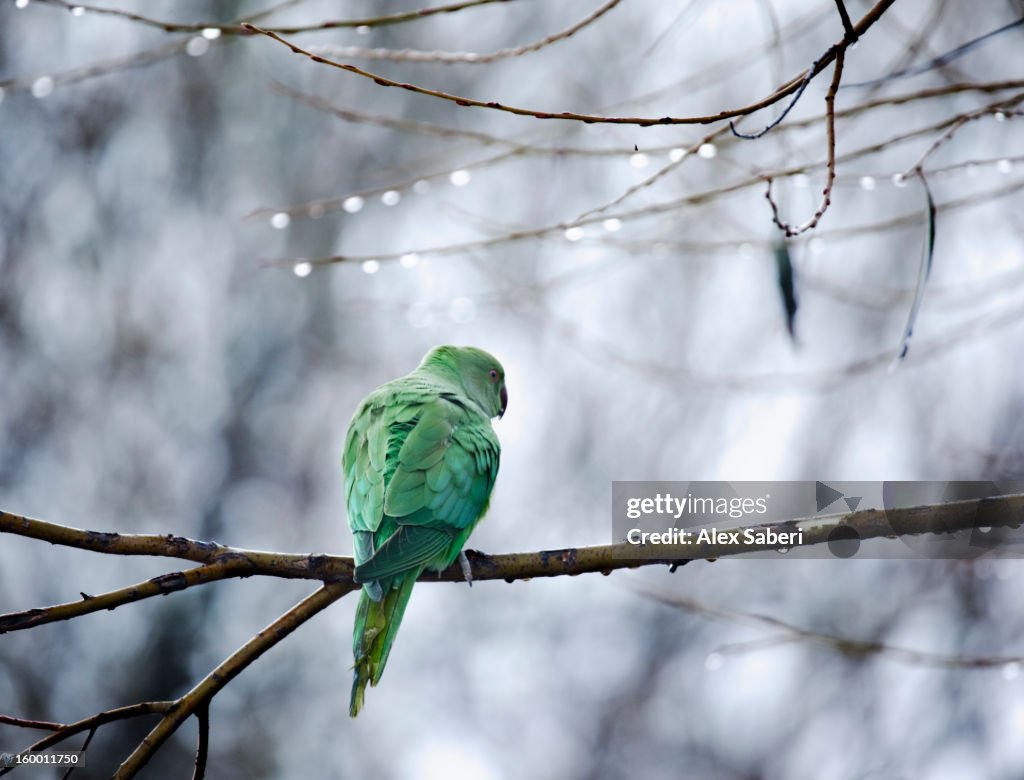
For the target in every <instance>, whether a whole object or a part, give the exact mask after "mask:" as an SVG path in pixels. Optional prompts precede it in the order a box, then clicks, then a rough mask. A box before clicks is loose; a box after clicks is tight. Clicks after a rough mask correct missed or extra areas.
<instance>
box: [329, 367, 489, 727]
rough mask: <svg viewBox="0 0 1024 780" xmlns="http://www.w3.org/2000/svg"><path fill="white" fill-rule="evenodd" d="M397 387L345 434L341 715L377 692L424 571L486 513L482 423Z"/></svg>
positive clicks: (440, 397)
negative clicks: (346, 696)
mask: <svg viewBox="0 0 1024 780" xmlns="http://www.w3.org/2000/svg"><path fill="white" fill-rule="evenodd" d="M410 379H411V378H405V379H402V380H396V381H395V382H392V383H389V384H388V385H384V386H383V387H381V388H380V389H379V390H378V391H376V392H375V393H373V394H371V395H370V396H369V397H368V398H367V399H366V401H365V402H364V403H363V405H362V406H361V407H360V409H359V410H358V411H357V412H356V415H355V417H354V418H353V420H352V424H351V426H350V427H349V433H348V438H347V440H346V445H345V455H344V458H343V465H344V469H345V492H346V500H347V505H348V517H349V526H350V527H351V529H352V534H353V539H354V550H355V560H356V570H355V574H356V579H357V580H358V581H359V582H360V583H362V585H363V591H362V593H361V594H360V599H359V606H358V608H357V612H356V622H355V629H354V632H353V640H352V649H353V654H354V656H355V667H354V679H353V683H352V699H351V703H350V705H349V712H350V714H352V715H353V716H355V715H356V714H357V713H358V712H359V709H360V707H361V706H362V702H363V695H364V691H365V688H366V684H367V683H369V684H370V685H376V684H377V682H378V680H380V676H381V674H382V673H383V671H384V666H385V664H386V663H387V658H388V654H389V653H390V652H391V646H392V644H393V643H394V640H395V635H396V633H397V631H398V627H399V625H400V624H401V620H402V615H403V613H404V611H405V605H406V604H407V603H408V600H409V596H410V594H411V592H412V586H413V584H414V583H415V582H416V580H417V579H418V578H419V576H420V574H421V573H422V572H423V570H424V569H428V568H429V569H435V570H438V571H440V570H441V569H444V568H447V567H448V566H449V565H451V563H452V561H454V560H455V558H456V557H458V554H459V552H460V551H461V550H462V546H463V545H464V544H465V543H466V539H468V538H469V535H470V533H471V532H472V530H473V528H474V527H475V526H476V524H477V522H478V521H479V520H480V518H481V517H482V516H483V514H484V512H486V510H487V505H488V501H489V499H490V494H491V489H492V487H493V486H494V480H495V477H496V476H497V473H498V461H499V456H500V448H499V445H498V440H497V438H496V437H495V435H494V431H493V430H492V429H491V424H490V421H489V420H488V419H486V418H485V417H484V416H483V415H482V414H481V413H480V412H479V411H478V410H476V409H475V408H473V407H470V406H468V405H466V404H464V403H462V402H461V401H460V399H458V398H457V397H456V396H454V395H451V394H447V393H439V392H438V390H437V389H436V388H433V387H431V386H430V385H429V383H426V382H423V381H419V382H414V381H410Z"/></svg>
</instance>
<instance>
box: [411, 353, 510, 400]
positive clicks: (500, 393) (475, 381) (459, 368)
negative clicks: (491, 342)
mask: <svg viewBox="0 0 1024 780" xmlns="http://www.w3.org/2000/svg"><path fill="white" fill-rule="evenodd" d="M420 367H421V368H425V369H428V370H431V371H437V372H438V373H441V374H443V375H444V376H446V377H447V378H448V379H449V380H453V381H455V382H456V383H457V384H458V385H459V387H461V388H462V390H463V391H464V392H465V393H466V395H467V396H469V398H470V399H471V400H472V401H473V402H474V403H476V405H477V406H479V407H480V408H481V409H482V410H483V411H484V413H485V414H486V415H487V416H488V417H501V416H502V415H503V414H505V407H507V406H508V390H506V389H505V369H504V368H502V367H501V363H499V362H498V360H497V358H495V357H494V355H492V354H490V353H489V352H484V351H483V350H482V349H477V348H476V347H452V346H449V345H445V346H443V347H434V348H433V349H432V350H430V352H428V353H427V356H426V357H425V358H423V362H422V363H421V364H420Z"/></svg>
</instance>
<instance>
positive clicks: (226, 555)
mask: <svg viewBox="0 0 1024 780" xmlns="http://www.w3.org/2000/svg"><path fill="white" fill-rule="evenodd" d="M1022 522H1024V495H1009V496H998V497H994V498H986V499H981V500H970V501H956V502H951V503H947V504H931V505H926V506H918V507H909V508H901V509H886V510H882V509H866V510H861V511H858V512H849V513H846V514H836V515H822V516H816V517H808V518H800V519H793V520H788V521H786V522H784V523H776V524H772V525H770V526H760V525H758V526H748V527H749V528H755V529H756V528H765V527H770V528H776V527H778V528H782V529H785V530H796V529H799V530H802V531H803V539H804V543H803V546H804V547H808V546H814V545H821V544H827V543H828V541H829V539H830V536H831V534H833V532H834V531H835V530H836V529H837V528H840V527H845V528H848V529H850V530H852V531H854V532H855V533H856V534H857V538H859V539H861V540H867V539H876V538H881V537H889V538H893V537H899V536H913V535H919V534H939V533H941V534H946V533H953V532H956V531H964V530H969V529H972V528H977V527H979V526H986V527H987V526H991V527H1013V528H1017V527H1019V526H1020V525H1021V523H1022ZM726 530H732V531H741V532H742V531H743V530H745V528H744V527H742V526H737V527H736V528H732V529H726ZM4 532H6V533H16V534H20V535H22V536H27V537H30V538H33V539H38V540H40V541H45V542H50V543H52V544H62V545H67V546H71V547H78V548H81V549H86V550H92V551H95V552H104V553H109V554H114V555H153V556H166V557H173V558H185V559H187V560H193V561H198V562H201V563H217V562H222V561H229V560H237V559H241V560H244V561H245V562H246V565H245V566H240V569H239V571H240V572H244V574H242V573H237V574H234V575H233V576H251V575H264V576H271V577H285V578H291V579H309V580H322V581H325V582H332V583H338V584H342V585H351V584H352V583H353V577H352V572H353V562H352V559H351V558H347V557H341V556H334V555H298V554H287V553H277V552H261V551H256V550H245V549H240V548H235V547H226V546H224V545H221V544H217V543H215V542H200V541H194V540H192V539H186V538H184V537H181V536H172V535H167V536H161V535H147V534H117V533H101V532H98V531H85V530H81V529H77V528H69V527H67V526H62V525H57V524H55V523H48V522H45V521H43V520H34V519H32V518H28V517H24V516H21V515H15V514H11V513H8V512H0V533H4ZM741 535H742V534H741ZM772 549H775V546H773V545H734V544H704V545H687V546H685V547H672V546H668V545H633V544H629V543H626V542H622V543H619V544H607V545H598V546H594V547H567V548H563V549H558V550H545V551H541V552H528V553H506V554H502V555H485V554H483V553H480V552H476V551H469V555H470V560H471V561H472V563H473V578H474V579H475V580H507V581H512V580H517V579H528V578H532V577H559V576H563V575H575V574H586V573H590V572H602V573H608V572H611V571H613V570H615V569H622V568H634V567H637V566H649V565H651V564H680V563H685V562H688V561H690V560H700V559H710V558H722V557H726V556H731V555H740V554H743V553H748V552H757V551H763V550H772ZM651 555H657V557H650V556H651ZM193 571H195V570H193ZM422 579H423V581H425V582H437V581H441V582H461V581H462V580H463V576H462V571H461V569H460V568H459V566H458V565H457V564H456V565H452V566H451V567H449V568H448V569H446V570H445V571H444V572H441V573H440V574H424V575H423V578H422ZM114 592H115V593H117V592H118V591H114Z"/></svg>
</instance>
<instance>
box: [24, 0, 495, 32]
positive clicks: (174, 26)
mask: <svg viewBox="0 0 1024 780" xmlns="http://www.w3.org/2000/svg"><path fill="white" fill-rule="evenodd" d="M38 2H40V3H45V4H48V5H56V6H60V7H61V8H66V9H68V10H72V9H74V8H81V9H83V11H85V12H86V13H91V14H97V15H102V16H116V17H118V18H120V19H126V20H128V21H130V22H135V23H136V24H141V25H144V26H146V27H156V28H158V29H160V30H163V31H164V32H169V33H197V32H202V31H204V30H218V31H220V33H221V35H249V34H250V33H251V30H250V28H249V26H248V25H246V24H245V23H237V22H229V23H226V24H225V23H223V22H192V23H181V22H167V21H163V20H161V19H154V18H153V17H150V16H143V15H142V14H137V13H133V12H131V11H123V10H120V9H117V8H104V7H102V6H96V5H87V4H83V3H75V2H68V0H38ZM508 2H512V0H464V1H463V2H459V3H451V4H449V5H437V6H432V7H428V8H418V9H415V10H413V11H401V12H399V13H393V14H383V15H381V16H368V17H365V18H363V19H333V20H328V21H324V22H317V23H315V24H304V25H297V26H292V27H275V28H274V29H275V30H277V31H278V32H280V33H283V34H284V35H297V34H299V33H306V32H315V31H318V30H336V29H340V28H355V27H385V26H388V25H393V24H402V23H404V22H415V21H418V20H419V19H425V18H427V17H428V16H437V15H438V14H450V13H455V12H456V11H464V10H466V9H467V8H475V7H477V6H481V5H490V4H491V3H508Z"/></svg>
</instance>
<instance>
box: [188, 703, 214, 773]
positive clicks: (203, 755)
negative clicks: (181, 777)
mask: <svg viewBox="0 0 1024 780" xmlns="http://www.w3.org/2000/svg"><path fill="white" fill-rule="evenodd" d="M196 720H198V721H199V737H198V740H197V743H196V761H195V767H196V768H195V771H194V772H193V773H192V780H203V778H204V777H205V776H206V760H207V756H208V755H209V752H210V702H208V701H207V702H204V703H203V704H202V705H201V706H200V707H199V709H198V710H197V711H196Z"/></svg>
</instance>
